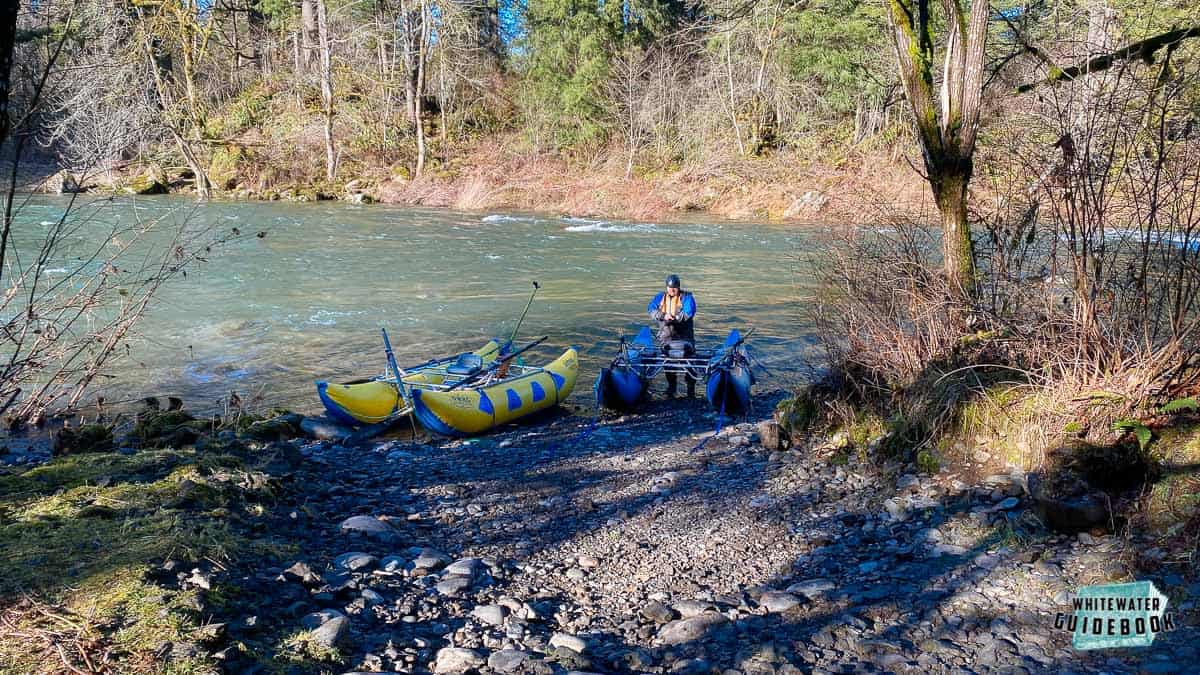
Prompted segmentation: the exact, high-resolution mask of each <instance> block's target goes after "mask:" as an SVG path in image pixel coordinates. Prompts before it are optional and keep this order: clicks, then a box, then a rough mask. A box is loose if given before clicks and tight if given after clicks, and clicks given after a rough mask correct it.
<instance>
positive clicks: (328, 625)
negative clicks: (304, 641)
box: [310, 616, 350, 648]
mask: <svg viewBox="0 0 1200 675" xmlns="http://www.w3.org/2000/svg"><path fill="white" fill-rule="evenodd" d="M349 630H350V619H347V618H346V617H344V616H335V617H333V618H332V619H330V620H328V621H326V622H325V623H323V624H321V625H320V626H317V627H316V628H315V629H313V631H312V633H310V637H311V638H312V641H313V642H315V643H316V644H318V645H321V646H322V647H329V648H332V647H335V646H336V645H337V644H338V643H339V642H341V641H342V640H343V639H345V637H346V633H347V632H349Z"/></svg>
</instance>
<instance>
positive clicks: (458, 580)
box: [434, 577, 471, 598]
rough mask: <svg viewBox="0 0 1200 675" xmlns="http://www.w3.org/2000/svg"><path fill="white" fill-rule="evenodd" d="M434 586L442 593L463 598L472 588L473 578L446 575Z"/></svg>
mask: <svg viewBox="0 0 1200 675" xmlns="http://www.w3.org/2000/svg"><path fill="white" fill-rule="evenodd" d="M434 588H435V589H436V590H437V592H438V593H440V594H442V595H445V596H449V597H451V598H461V597H462V596H463V595H465V594H466V592H467V591H469V590H471V579H470V577H446V578H445V579H443V580H442V581H439V582H438V583H437V585H436V586H434Z"/></svg>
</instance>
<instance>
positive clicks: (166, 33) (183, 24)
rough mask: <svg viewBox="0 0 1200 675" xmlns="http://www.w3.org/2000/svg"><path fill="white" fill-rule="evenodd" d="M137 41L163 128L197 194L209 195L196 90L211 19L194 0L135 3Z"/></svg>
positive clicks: (202, 119) (206, 52)
mask: <svg viewBox="0 0 1200 675" xmlns="http://www.w3.org/2000/svg"><path fill="white" fill-rule="evenodd" d="M134 9H135V12H136V14H137V16H138V18H139V19H140V21H139V33H140V34H139V38H140V40H139V42H140V44H141V48H142V52H143V54H144V56H145V58H146V62H147V64H148V65H149V67H150V71H151V73H152V74H153V78H154V90H155V93H156V94H157V96H158V105H159V108H160V109H161V112H162V116H161V120H162V124H163V126H164V127H165V128H166V129H167V132H168V133H169V134H170V135H171V137H172V139H174V141H175V147H176V148H177V149H178V150H179V154H180V155H182V156H183V158H184V161H186V162H187V165H188V167H189V168H190V169H191V171H192V175H193V181H194V185H195V189H196V194H197V195H199V196H200V197H201V198H207V197H209V196H210V195H211V192H212V185H211V183H210V182H209V178H208V169H207V162H206V161H205V159H204V156H205V155H206V154H207V149H206V148H205V143H206V142H207V141H208V140H209V139H208V138H207V131H206V119H207V111H206V106H205V101H204V100H203V98H202V96H201V92H200V87H199V82H198V80H199V78H200V77H201V74H202V68H203V67H204V65H205V62H206V61H207V59H208V57H209V55H210V54H209V44H210V40H211V38H212V35H213V24H212V17H206V16H205V14H204V13H203V12H201V10H200V7H199V5H198V4H197V2H196V0H162V1H161V2H158V3H155V4H147V5H135V6H134Z"/></svg>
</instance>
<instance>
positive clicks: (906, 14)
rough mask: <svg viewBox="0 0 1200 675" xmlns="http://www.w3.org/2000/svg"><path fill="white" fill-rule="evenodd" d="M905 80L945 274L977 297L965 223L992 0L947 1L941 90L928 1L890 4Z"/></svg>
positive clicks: (964, 292)
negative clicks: (937, 83) (936, 77)
mask: <svg viewBox="0 0 1200 675" xmlns="http://www.w3.org/2000/svg"><path fill="white" fill-rule="evenodd" d="M886 5H887V15H888V21H889V23H890V25H891V28H892V37H893V38H894V40H895V45H896V57H897V60H898V62H899V67H900V81H901V82H902V83H903V85H904V91H905V94H906V97H907V99H908V102H909V105H910V106H911V108H912V114H913V121H914V125H915V127H916V133H917V140H918V142H919V143H920V146H921V155H922V158H923V159H924V161H925V178H926V180H927V181H928V182H929V187H930V189H931V191H932V192H933V198H934V201H935V202H936V203H937V207H938V211H939V213H940V214H941V225H942V260H943V269H944V271H945V274H946V277H947V279H948V280H949V281H950V284H951V287H952V288H954V289H955V290H956V292H958V293H960V294H962V295H964V296H970V295H972V294H973V292H974V288H975V283H976V278H975V252H974V244H973V242H972V239H971V229H970V224H969V223H968V222H967V188H968V187H969V185H970V182H971V175H972V173H973V172H974V168H975V165H974V154H975V140H976V134H977V132H978V127H979V111H980V106H981V102H982V97H983V84H984V79H983V78H984V72H983V58H984V47H985V46H986V42H987V29H988V13H989V7H988V2H987V0H976V1H975V2H972V3H971V8H970V13H969V14H968V13H967V11H966V8H964V7H963V2H962V0H943V2H942V9H943V12H942V13H943V19H944V21H945V24H946V29H945V36H944V41H945V44H944V46H943V49H944V51H945V57H944V59H943V62H942V68H941V77H940V80H941V90H940V92H939V91H937V90H936V89H935V85H934V69H935V68H936V66H935V63H936V58H935V53H934V52H935V35H934V31H935V25H936V24H935V21H934V17H933V11H932V7H931V6H930V5H931V2H930V0H889V1H888V2H887V3H886Z"/></svg>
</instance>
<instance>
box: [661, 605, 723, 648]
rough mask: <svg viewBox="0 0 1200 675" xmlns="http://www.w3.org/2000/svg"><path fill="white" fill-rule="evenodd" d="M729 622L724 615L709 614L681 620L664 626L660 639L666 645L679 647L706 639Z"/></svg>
mask: <svg viewBox="0 0 1200 675" xmlns="http://www.w3.org/2000/svg"><path fill="white" fill-rule="evenodd" d="M728 622H729V619H727V618H725V615H724V614H717V613H716V612H708V613H705V614H701V615H700V616H694V617H691V618H689V619H679V620H677V621H672V622H670V623H668V624H667V625H665V626H663V627H662V628H661V629H659V631H658V639H659V640H662V642H663V644H666V645H678V644H683V643H685V642H695V641H698V640H702V639H704V637H706V636H707V635H708V634H709V633H710V632H711V631H712V630H714V629H716V628H719V627H721V626H722V625H724V624H726V623H728Z"/></svg>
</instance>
